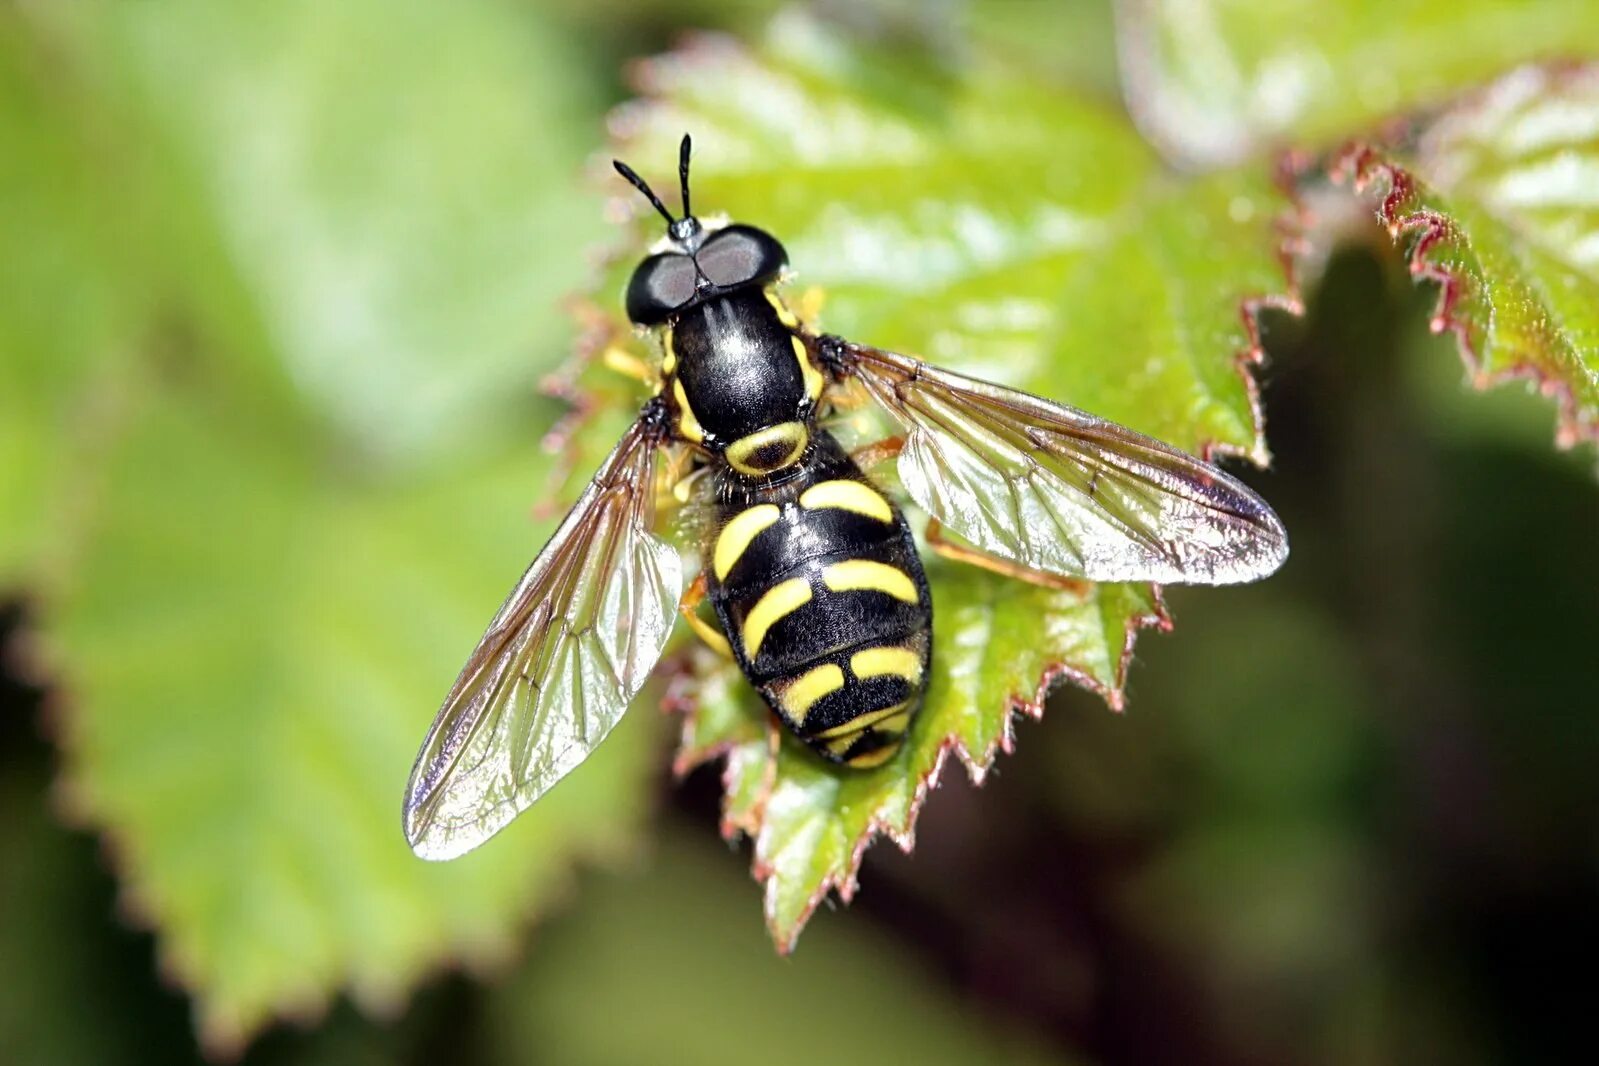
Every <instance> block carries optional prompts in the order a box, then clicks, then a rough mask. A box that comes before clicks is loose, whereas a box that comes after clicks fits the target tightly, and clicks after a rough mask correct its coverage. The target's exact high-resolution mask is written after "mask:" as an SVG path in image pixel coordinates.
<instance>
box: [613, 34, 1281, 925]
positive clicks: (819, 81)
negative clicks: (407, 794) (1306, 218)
mask: <svg viewBox="0 0 1599 1066" xmlns="http://www.w3.org/2000/svg"><path fill="white" fill-rule="evenodd" d="M642 79H643V82H644V84H645V85H646V86H647V87H648V88H649V90H650V93H651V95H650V97H649V99H648V100H646V101H645V102H642V103H639V104H636V105H633V106H632V107H630V108H629V109H626V110H624V111H623V112H622V113H621V114H620V115H619V117H618V121H617V126H618V128H619V129H621V130H623V131H624V132H625V134H626V136H625V137H624V139H623V141H622V143H620V144H619V145H618V146H617V149H616V154H617V155H618V156H620V157H621V158H624V159H627V160H629V161H630V162H632V163H633V164H634V165H636V166H637V167H639V168H640V169H642V170H643V171H645V172H646V173H647V174H648V175H650V176H651V177H652V178H654V179H655V180H656V181H657V182H658V183H659V184H660V185H664V186H665V187H668V188H670V187H671V181H672V179H671V170H670V169H669V168H670V166H671V164H672V163H673V162H674V161H675V158H676V156H675V146H676V139H677V138H678V137H679V136H681V134H682V131H684V130H690V131H692V133H693V135H694V138H695V145H696V150H697V154H696V161H695V190H694V195H695V203H696V205H697V206H700V207H701V208H702V209H705V210H712V211H719V212H720V211H725V212H726V213H728V214H730V215H731V216H732V217H734V218H736V219H740V220H744V221H748V222H752V223H754V224H756V225H760V226H763V227H765V228H767V229H769V230H771V231H772V232H774V233H776V234H778V235H779V236H780V237H781V239H782V240H783V241H784V242H785V244H786V245H787V248H788V251H789V256H790V260H791V262H792V264H793V266H794V268H795V269H796V270H797V272H798V275H799V280H800V283H801V287H803V286H805V285H815V286H819V287H820V288H821V290H823V291H824V292H825V294H826V303H825V310H824V313H823V315H822V318H821V321H816V320H813V321H812V322H811V325H812V326H813V327H821V328H825V329H827V330H829V331H834V332H838V333H841V334H843V335H845V336H848V337H852V338H855V339H858V340H861V341H865V342H868V343H872V344H876V345H881V346H884V347H890V348H895V349H898V350H901V351H907V352H913V353H918V354H921V355H923V356H925V357H927V358H929V359H931V360H934V361H936V362H939V363H942V364H945V365H948V366H951V367H953V368H956V369H959V370H961V371H964V372H968V373H971V374H974V375H976V376H979V377H986V378H991V379H995V380H999V381H1002V382H1005V383H1007V384H1011V385H1015V386H1019V387H1022V388H1026V389H1028V390H1030V391H1033V392H1036V393H1039V394H1041V395H1045V396H1052V397H1056V398H1059V399H1062V400H1065V401H1066V402H1069V403H1072V404H1075V405H1077V406H1080V407H1083V408H1086V409H1088V410H1091V411H1094V412H1096V413H1098V414H1102V415H1105V416H1107V417H1110V418H1114V419H1116V420H1118V421H1121V422H1123V423H1126V424H1128V425H1131V426H1134V427H1136V428H1138V429H1140V430H1143V431H1145V432H1148V433H1152V434H1154V435H1156V436H1158V437H1161V438H1163V439H1165V440H1168V441H1171V442H1173V443H1175V444H1177V445H1179V446H1182V447H1185V448H1188V449H1191V450H1194V451H1196V452H1198V451H1212V452H1224V453H1236V454H1245V455H1249V456H1251V457H1254V458H1256V459H1261V460H1263V459H1264V458H1265V447H1264V443H1263V441H1262V440H1261V438H1260V435H1259V419H1258V413H1257V411H1256V406H1255V398H1254V388H1253V384H1252V382H1251V381H1250V380H1249V377H1248V375H1247V372H1243V365H1244V363H1246V362H1248V361H1249V360H1251V359H1253V358H1255V357H1256V356H1257V355H1258V345H1257V341H1256V327H1255V322H1254V315H1253V313H1254V310H1255V309H1256V308H1257V307H1258V306H1259V304H1260V303H1261V302H1263V301H1276V302H1278V303H1281V304H1284V305H1290V306H1291V305H1292V303H1293V301H1292V298H1291V297H1274V296H1272V295H1271V294H1273V293H1277V292H1280V291H1281V290H1282V289H1283V288H1284V285H1285V279H1284V277H1283V275H1282V272H1281V268H1280V260H1279V254H1278V253H1279V248H1278V237H1277V233H1276V230H1275V228H1274V226H1275V223H1276V220H1277V217H1278V216H1279V214H1280V213H1281V212H1282V210H1283V209H1284V207H1285V206H1286V205H1285V203H1284V200H1283V198H1282V197H1281V195H1280V193H1279V192H1278V191H1277V190H1276V188H1275V187H1274V186H1273V185H1272V184H1271V181H1270V176H1269V174H1265V173H1261V172H1255V171H1239V172H1229V173H1224V174H1217V175H1212V176H1209V177H1207V178H1204V179H1201V180H1197V181H1185V180H1181V179H1179V178H1177V177H1175V176H1173V175H1171V174H1169V173H1168V172H1167V171H1165V170H1164V168H1163V167H1162V165H1161V163H1160V161H1159V159H1158V157H1157V156H1156V155H1155V154H1154V153H1153V151H1152V150H1151V149H1150V148H1149V147H1148V146H1147V145H1145V144H1144V142H1143V141H1142V140H1141V139H1140V138H1139V137H1138V135H1137V133H1136V132H1135V131H1134V130H1133V129H1132V128H1131V126H1130V125H1129V124H1128V122H1127V121H1126V119H1125V118H1124V117H1123V116H1122V115H1120V114H1118V113H1116V112H1114V111H1112V110H1108V109H1106V108H1105V107H1103V106H1102V105H1100V104H1097V103H1095V102H1092V101H1090V100H1087V99H1084V98H1081V97H1079V96H1076V95H1072V94H1071V93H1070V92H1069V91H1068V90H1066V89H1063V88H1061V87H1058V86H1054V85H1052V84H1050V83H1047V82H1043V81H1039V80H1035V79H1033V78H1032V77H1030V76H1028V75H1025V74H1021V73H1018V72H1017V71H1015V70H1014V69H1010V68H1008V67H1007V66H1006V65H1005V64H1002V63H1000V62H998V61H997V60H993V59H990V58H984V57H982V56H978V57H975V58H974V59H973V60H972V61H971V63H970V65H969V66H966V67H963V68H960V69H946V68H941V67H937V66H933V65H930V64H929V63H928V62H927V61H925V60H913V59H910V58H907V57H906V56H904V55H903V54H895V53H890V52H885V51H877V50H873V49H871V48H866V47H859V46H855V45H852V44H850V43H848V42H847V41H845V40H844V39H842V38H841V37H838V36H835V35H833V34H832V33H829V32H827V31H825V30H824V29H822V28H821V27H820V26H818V25H817V24H815V23H813V22H810V21H807V20H805V19H802V18H799V17H787V18H782V19H779V20H778V21H777V22H776V23H775V24H774V26H773V29H772V32H771V33H770V35H769V38H768V40H767V42H766V43H765V44H764V45H763V46H762V47H761V48H760V49H758V50H757V51H755V52H746V51H744V50H742V49H740V48H737V47H735V46H733V45H731V44H728V43H726V42H723V41H720V40H702V41H700V42H698V43H695V44H693V45H691V46H690V47H689V48H688V49H686V50H685V51H682V52H679V53H675V54H673V55H670V56H667V57H664V58H662V59H659V60H656V61H654V62H652V63H650V64H648V65H647V66H646V67H645V68H644V69H643V72H642ZM624 193H625V194H626V195H628V196H630V197H631V196H632V194H631V191H629V190H622V192H619V195H622V194H624ZM657 224H658V223H655V222H653V221H648V220H646V222H645V226H646V227H647V229H646V230H645V231H644V232H646V233H647V232H651V231H653V229H654V227H655V225H657ZM642 243H643V238H642V236H641V238H640V242H639V244H638V245H635V248H636V247H639V246H641V245H642ZM631 266H632V263H631V261H628V260H626V259H618V261H617V263H616V264H615V268H614V269H613V271H612V273H611V275H610V278H609V284H608V291H607V292H605V293H604V294H603V295H602V296H601V297H600V299H603V300H605V301H606V302H607V306H608V307H609V308H612V310H610V311H609V314H610V316H611V317H610V322H609V326H608V333H609V337H610V339H611V342H612V343H623V342H624V339H625V338H626V337H628V335H629V334H628V333H627V330H626V328H625V324H624V323H623V322H622V321H621V319H620V316H619V313H618V312H617V311H616V310H614V308H615V306H616V302H617V301H616V296H615V295H614V294H619V293H620V291H621V288H622V286H623V284H624V283H625V279H626V276H627V273H628V271H629V270H630V268H631ZM802 297H803V294H802V293H799V292H791V293H790V298H791V299H795V300H796V301H799V302H803V299H802ZM602 332H603V331H602ZM596 343H597V344H598V343H604V341H603V340H601V341H597V342H596ZM863 434H864V435H867V436H869V435H870V434H869V432H868V431H863ZM604 444H605V442H603V441H599V440H596V441H595V442H594V443H593V444H592V445H590V447H591V449H593V450H598V449H599V448H600V447H602V446H603V445H604ZM928 576H929V579H930V581H931V583H932V589H933V603H934V610H935V622H934V653H933V663H934V667H933V676H932V678H931V682H930V689H929V692H928V698H927V703H926V705H925V708H924V710H923V711H922V713H921V715H920V717H919V718H918V720H917V723H916V725H915V727H914V728H913V730H912V733H911V735H910V738H909V741H908V742H907V744H906V746H905V748H904V749H903V751H902V752H901V754H900V755H899V756H898V757H896V758H895V759H894V760H892V761H890V762H889V763H888V764H887V765H885V766H884V767H882V768H881V769H878V770H875V771H870V772H865V773H862V772H859V771H844V770H839V769H836V768H834V767H831V766H828V765H824V764H822V763H821V762H820V761H819V760H817V759H816V758H815V757H814V756H812V755H810V754H809V753H808V752H806V751H804V750H803V749H801V748H800V747H799V746H798V745H796V744H794V743H792V742H790V741H788V740H786V739H785V740H784V741H783V742H782V743H780V744H777V745H775V749H774V745H773V742H772V740H771V739H770V738H769V736H768V732H767V731H768V729H769V728H770V727H769V726H768V725H767V721H768V717H769V716H768V714H767V712H766V711H765V710H764V709H763V708H762V707H761V705H760V704H759V701H758V700H757V698H756V697H755V696H754V694H753V693H752V692H751V691H750V690H749V688H748V686H747V685H746V684H745V683H743V682H742V681H741V680H739V679H737V678H736V677H735V676H732V671H731V668H730V667H728V666H726V665H712V664H710V663H708V662H707V661H706V660H704V659H702V658H698V657H697V658H696V659H695V660H694V663H695V665H694V669H693V675H692V676H693V677H695V678H698V679H699V682H700V684H701V685H702V686H704V688H705V691H706V698H705V700H704V701H703V703H702V704H701V709H700V711H699V712H698V713H697V714H696V713H691V714H690V716H689V720H688V724H687V725H686V727H685V728H686V733H685V745H684V751H683V753H682V755H681V756H680V762H681V763H682V764H684V765H689V764H692V763H693V762H695V761H696V760H698V759H700V758H703V757H706V756H708V755H709V754H711V753H718V752H727V753H729V769H728V772H727V775H728V801H727V810H726V816H725V825H724V829H725V831H727V832H730V833H731V832H737V831H742V832H745V833H748V834H750V835H751V836H753V837H754V839H755V870H756V875H757V877H759V878H760V879H761V880H763V881H764V883H765V894H766V914H767V920H768V923H769V925H770V926H771V931H772V935H773V937H774V939H775V940H776V942H777V943H778V945H779V946H780V947H782V948H785V949H786V948H788V947H790V946H791V945H792V944H793V942H794V940H795V937H796V936H797V935H798V933H799V930H800V928H801V926H803V924H804V923H805V921H806V919H807V918H808V916H809V915H810V913H811V911H812V910H813V909H814V908H815V906H816V905H817V903H818V902H819V901H820V900H821V899H822V898H823V897H824V896H825V895H826V893H827V892H828V891H829V890H830V889H836V890H837V891H838V892H839V893H840V895H841V896H843V897H844V898H845V899H848V898H849V896H850V895H852V894H853V892H854V889H855V874H856V870H857V869H858V866H859V862H860V858H861V854H862V852H863V851H864V849H865V847H866V846H867V845H868V843H869V842H870V841H871V839H872V838H873V837H874V836H875V835H876V834H878V833H880V832H881V833H886V834H888V835H889V836H891V837H892V838H894V839H895V840H897V841H899V842H900V843H901V845H902V846H904V847H909V846H910V842H911V838H912V832H913V829H914V825H915V819H916V813H917V809H918V807H919V806H920V803H921V801H922V799H923V797H924V796H925V794H926V792H927V790H928V788H929V787H931V784H932V783H933V782H935V781H936V780H937V776H938V773H939V770H940V767H941V766H942V764H943V762H944V759H945V757H946V755H947V754H948V753H949V752H950V751H954V752H955V753H957V755H958V756H959V757H960V758H961V759H962V760H963V761H964V762H965V763H966V765H967V766H968V769H969V771H970V772H971V774H972V775H973V777H975V778H980V777H981V776H982V773H983V771H984V769H985V768H986V767H987V766H988V764H989V763H990V762H991V761H992V759H993V757H994V754H995V752H996V751H998V750H1000V749H1002V748H1008V747H1009V745H1010V743H1011V728H1012V727H1011V715H1012V711H1013V709H1016V708H1019V709H1022V710H1025V711H1028V712H1030V713H1032V714H1034V715H1036V714H1038V713H1039V710H1040V702H1041V700H1042V698H1043V695H1044V693H1045V692H1047V690H1048V688H1049V686H1050V684H1051V683H1052V682H1053V681H1055V680H1056V679H1058V678H1060V677H1070V678H1072V679H1074V680H1076V681H1078V682H1079V683H1081V684H1084V685H1087V686H1089V687H1091V688H1093V689H1095V690H1097V691H1099V692H1101V693H1103V694H1104V695H1105V696H1106V698H1107V700H1108V701H1109V702H1110V703H1111V704H1112V706H1120V704H1121V701H1122V686H1123V684H1124V681H1125V672H1126V667H1127V661H1128V658H1129V656H1130V652H1131V645H1132V639H1133V633H1134V632H1135V631H1136V630H1137V629H1138V628H1139V627H1140V626H1144V625H1150V624H1164V615H1163V613H1162V611H1161V608H1160V605H1159V601H1158V600H1157V599H1156V597H1155V594H1154V592H1153V590H1151V589H1150V588H1148V587H1144V586H1101V587H1096V586H1093V585H1090V584H1087V583H1083V584H1080V585H1077V586H1074V587H1073V588H1071V589H1069V590H1046V589H1044V588H1041V587H1038V586H1034V585H1030V584H1023V583H1020V582H1016V581H1012V580H1008V579H1004V578H1000V577H998V576H995V575H993V574H990V573H988V572H986V571H980V570H975V569H972V568H970V567H966V566H961V565H956V564H949V563H945V562H944V561H942V560H940V559H934V558H932V557H929V564H928ZM692 689H693V684H692V682H685V683H684V684H683V685H682V686H680V689H679V693H680V695H681V696H682V698H683V700H684V701H685V702H692V700H691V696H692ZM773 750H775V751H776V756H775V762H774V760H773V758H772V756H771V755H770V754H769V753H770V752H771V751H773Z"/></svg>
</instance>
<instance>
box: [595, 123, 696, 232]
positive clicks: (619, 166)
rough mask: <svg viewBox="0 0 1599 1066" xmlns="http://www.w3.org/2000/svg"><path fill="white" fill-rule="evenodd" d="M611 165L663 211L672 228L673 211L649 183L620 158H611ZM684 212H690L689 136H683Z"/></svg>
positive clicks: (667, 222)
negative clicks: (662, 201)
mask: <svg viewBox="0 0 1599 1066" xmlns="http://www.w3.org/2000/svg"><path fill="white" fill-rule="evenodd" d="M611 165H612V166H614V167H615V168H616V172H617V173H618V174H620V175H622V177H624V178H626V179H627V180H628V181H630V182H632V183H633V187H634V188H635V189H637V190H638V191H639V192H641V193H643V194H644V196H645V198H646V199H648V200H649V202H650V203H651V204H653V205H654V207H655V210H657V211H659V212H660V213H661V217H662V218H664V219H666V225H667V227H668V228H670V227H671V225H672V223H673V222H675V221H676V219H674V218H672V212H670V211H668V210H667V209H666V205H665V204H663V203H661V198H660V197H659V196H656V195H655V190H654V189H652V188H650V186H649V183H648V182H646V181H645V180H644V179H643V178H641V177H639V176H638V174H637V172H635V171H634V170H633V168H632V167H630V166H628V165H627V164H626V163H624V162H622V161H621V160H620V159H613V160H611ZM683 213H684V214H685V215H686V214H687V213H688V138H687V137H686V136H685V137H684V138H683Z"/></svg>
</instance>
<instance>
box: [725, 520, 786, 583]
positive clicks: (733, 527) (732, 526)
mask: <svg viewBox="0 0 1599 1066" xmlns="http://www.w3.org/2000/svg"><path fill="white" fill-rule="evenodd" d="M781 514H782V512H781V511H779V510H778V509H777V505H776V504H771V503H761V504H756V505H755V506H754V507H751V508H749V509H748V510H746V511H740V512H739V513H738V514H736V515H734V516H733V518H732V520H731V521H729V522H728V523H727V525H725V526H723V527H722V532H721V533H720V534H719V535H718V536H717V538H716V551H715V552H714V553H713V554H712V557H711V569H713V570H714V571H715V572H716V580H718V581H725V580H726V579H727V575H728V574H729V573H730V572H731V571H732V569H733V567H734V566H736V565H737V564H738V561H739V559H741V558H743V556H744V553H745V552H746V551H748V550H749V546H750V544H751V543H752V542H753V541H754V540H755V538H756V537H758V536H760V535H761V533H763V532H764V531H765V530H766V529H768V528H769V527H771V526H772V524H773V523H775V522H776V521H777V519H778V518H779V516H781Z"/></svg>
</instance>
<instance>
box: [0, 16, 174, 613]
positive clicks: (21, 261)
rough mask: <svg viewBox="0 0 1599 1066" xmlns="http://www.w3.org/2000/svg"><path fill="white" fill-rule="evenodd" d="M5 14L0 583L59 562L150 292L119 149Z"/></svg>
mask: <svg viewBox="0 0 1599 1066" xmlns="http://www.w3.org/2000/svg"><path fill="white" fill-rule="evenodd" d="M41 36H42V35H40V34H36V33H35V31H34V28H33V27H31V26H30V25H28V23H27V22H26V21H25V20H24V19H23V18H22V17H21V16H20V15H19V14H17V13H15V12H14V11H13V9H11V8H7V9H5V10H3V11H0V155H3V157H4V164H3V165H0V261H3V262H4V263H5V269H3V270H0V309H3V311H0V470H3V471H4V476H3V477H0V588H4V589H8V590H9V589H10V588H11V587H13V586H16V585H18V584H20V583H21V582H22V580H23V577H24V574H25V573H31V572H33V571H34V570H35V569H36V568H41V567H42V566H44V565H45V564H46V562H47V561H51V557H52V555H53V553H54V549H55V547H56V545H54V544H53V543H52V540H53V538H52V533H53V530H54V527H55V523H56V522H57V521H58V520H59V519H60V518H61V517H62V513H61V512H62V510H63V508H64V507H67V506H69V504H68V501H66V500H64V499H63V496H64V494H63V493H62V492H61V491H60V487H61V486H62V485H63V484H65V483H67V482H69V481H70V480H71V479H72V477H73V474H74V471H75V470H76V468H77V466H78V464H79V463H80V462H81V460H82V454H81V453H82V452H83V451H84V450H85V449H86V448H89V447H90V446H91V445H92V442H93V440H94V438H95V437H96V436H97V434H98V433H99V432H100V431H101V430H102V428H103V426H104V424H105V423H106V421H107V420H108V419H110V418H111V417H112V416H113V412H114V407H115V403H114V397H115V389H114V384H113V383H114V380H115V377H116V375H117V369H116V363H117V362H118V355H119V351H118V349H119V345H121V344H123V343H124V342H126V341H127V340H128V339H129V338H130V335H131V334H133V333H134V332H135V331H136V329H137V327H138V322H137V316H138V314H139V313H140V312H141V311H142V310H143V309H144V308H145V307H146V306H147V305H148V302H149V299H150V296H149V291H148V287H147V285H146V284H145V282H144V279H145V274H146V271H144V270H142V269H140V264H141V259H140V256H139V255H138V254H137V253H135V252H132V251H130V250H129V249H130V246H131V245H133V244H134V242H130V241H126V240H125V238H126V236H127V232H128V226H127V224H126V221H125V216H124V214H123V213H122V212H121V211H119V210H117V208H116V205H114V204H113V203H112V202H111V198H108V197H105V196H104V195H103V194H101V192H100V187H99V186H98V185H97V176H98V175H101V174H103V173H104V172H105V170H106V169H107V166H106V164H107V163H108V162H109V159H108V156H110V155H111V153H109V152H107V151H106V150H105V146H104V145H103V144H102V143H99V139H98V138H97V137H95V136H94V135H93V131H92V130H91V129H89V128H88V127H89V126H90V123H89V122H88V121H87V116H86V115H85V111H86V110H87V109H86V108H85V107H83V106H82V105H81V103H80V101H79V100H78V99H77V98H76V97H75V95H74V94H73V93H71V92H66V91H62V89H61V86H62V85H63V83H66V84H68V85H73V87H74V88H75V87H76V86H75V84H73V81H74V79H73V76H72V74H71V73H70V72H66V71H61V70H57V69H53V68H52V67H50V66H49V65H47V64H46V63H44V62H41V55H40V53H41V52H42V51H43V49H42V48H40V47H39V44H40V37H41Z"/></svg>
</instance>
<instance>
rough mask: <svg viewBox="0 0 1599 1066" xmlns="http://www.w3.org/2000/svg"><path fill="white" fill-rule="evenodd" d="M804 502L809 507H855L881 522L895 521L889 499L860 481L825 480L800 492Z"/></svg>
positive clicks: (857, 511) (805, 506)
mask: <svg viewBox="0 0 1599 1066" xmlns="http://www.w3.org/2000/svg"><path fill="white" fill-rule="evenodd" d="M799 502H800V506H801V507H803V508H805V509H806V510H808V511H818V510H821V509H823V508H834V509H837V510H840V511H851V512H853V513H855V514H858V515H865V516H866V517H867V518H875V519H877V520H878V521H879V522H892V521H894V509H893V508H892V507H890V506H889V505H888V501H887V500H885V499H883V497H882V496H880V495H878V493H877V492H876V491H875V490H874V489H872V487H871V486H870V485H866V484H864V483H862V482H859V481H848V480H839V481H822V482H818V483H817V484H815V485H812V486H811V487H810V488H808V489H806V490H805V491H804V492H802V493H800V498H799Z"/></svg>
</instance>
